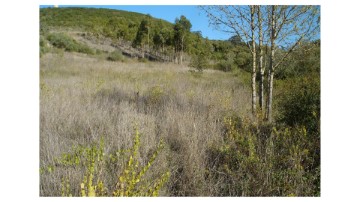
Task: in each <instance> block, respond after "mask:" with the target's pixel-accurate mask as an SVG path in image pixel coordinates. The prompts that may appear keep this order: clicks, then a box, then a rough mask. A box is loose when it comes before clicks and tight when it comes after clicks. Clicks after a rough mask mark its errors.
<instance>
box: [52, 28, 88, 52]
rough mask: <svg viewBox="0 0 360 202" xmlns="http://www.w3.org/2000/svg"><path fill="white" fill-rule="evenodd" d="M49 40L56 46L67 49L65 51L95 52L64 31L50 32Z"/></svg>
mask: <svg viewBox="0 0 360 202" xmlns="http://www.w3.org/2000/svg"><path fill="white" fill-rule="evenodd" d="M47 40H49V42H50V43H51V44H52V45H53V46H54V47H56V48H60V49H65V51H69V52H79V53H86V54H91V55H92V54H94V50H92V49H91V48H89V47H88V46H86V45H84V44H81V43H79V42H77V41H75V40H74V39H72V38H71V37H69V36H67V35H66V34H63V33H52V34H49V35H48V36H47Z"/></svg>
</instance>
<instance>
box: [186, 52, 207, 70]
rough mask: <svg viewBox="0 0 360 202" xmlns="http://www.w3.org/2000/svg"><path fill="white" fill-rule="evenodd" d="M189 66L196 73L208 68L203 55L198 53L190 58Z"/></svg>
mask: <svg viewBox="0 0 360 202" xmlns="http://www.w3.org/2000/svg"><path fill="white" fill-rule="evenodd" d="M189 66H190V67H194V68H195V69H196V70H197V71H198V72H202V71H203V70H204V69H205V68H208V66H209V64H208V60H207V59H206V56H205V54H203V53H200V54H198V55H194V56H192V58H191V62H190V65H189Z"/></svg>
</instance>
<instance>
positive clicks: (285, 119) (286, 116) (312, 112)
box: [277, 74, 320, 132]
mask: <svg viewBox="0 0 360 202" xmlns="http://www.w3.org/2000/svg"><path fill="white" fill-rule="evenodd" d="M283 85H286V88H285V89H284V90H282V91H283V93H282V94H280V95H279V99H278V103H277V108H278V112H279V114H278V116H277V120H278V121H279V122H282V123H285V124H286V125H288V126H291V127H293V126H296V125H302V126H306V128H307V129H308V130H310V131H311V132H317V131H319V129H320V128H319V123H320V78H319V76H318V75H315V74H309V75H308V76H306V77H304V76H303V77H299V78H295V79H289V80H286V81H284V82H283Z"/></svg>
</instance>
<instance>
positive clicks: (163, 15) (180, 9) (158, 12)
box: [40, 5, 230, 40]
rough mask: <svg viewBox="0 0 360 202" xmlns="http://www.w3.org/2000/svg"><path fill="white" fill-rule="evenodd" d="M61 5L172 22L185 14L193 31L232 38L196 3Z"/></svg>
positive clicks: (204, 34)
mask: <svg viewBox="0 0 360 202" xmlns="http://www.w3.org/2000/svg"><path fill="white" fill-rule="evenodd" d="M43 7H49V6H40V8H43ZM59 7H93V8H110V9H117V10H126V11H132V12H138V13H143V14H150V15H151V16H153V17H155V18H160V19H164V20H166V21H169V22H171V23H174V22H175V18H180V16H181V15H184V16H185V17H186V18H187V19H189V20H190V22H191V24H192V28H191V31H201V32H202V35H203V37H208V38H209V39H220V40H226V39H228V38H230V35H228V34H226V33H224V32H220V31H217V30H214V29H213V27H211V26H210V27H209V22H208V19H207V17H206V14H205V13H204V12H202V11H201V10H200V9H199V8H198V7H197V6H195V5H189V6H186V5H179V6H176V5H175V6H155V5H154V6H153V5H147V6H129V5H124V6H108V5H104V6H99V5H97V6H84V5H81V6H75V5H71V6H61V5H60V6H59Z"/></svg>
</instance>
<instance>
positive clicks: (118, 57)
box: [107, 51, 125, 62]
mask: <svg viewBox="0 0 360 202" xmlns="http://www.w3.org/2000/svg"><path fill="white" fill-rule="evenodd" d="M107 60H110V61H121V62H124V61H125V57H124V56H123V54H122V53H121V52H120V51H113V52H111V53H110V55H109V56H108V57H107Z"/></svg>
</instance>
